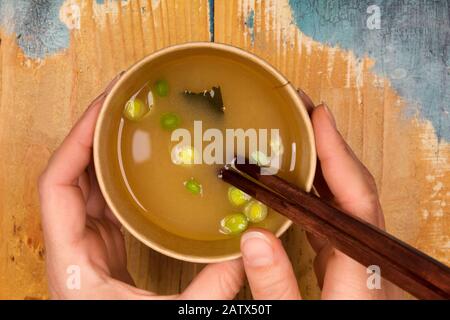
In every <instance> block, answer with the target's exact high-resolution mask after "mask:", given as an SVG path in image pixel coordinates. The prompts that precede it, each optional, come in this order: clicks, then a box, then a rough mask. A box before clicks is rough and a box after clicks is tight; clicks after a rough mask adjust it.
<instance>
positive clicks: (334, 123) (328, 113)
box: [322, 102, 336, 128]
mask: <svg viewBox="0 0 450 320" xmlns="http://www.w3.org/2000/svg"><path fill="white" fill-rule="evenodd" d="M322 106H323V107H324V108H325V111H326V113H327V116H328V119H329V120H330V122H331V123H332V124H333V127H335V128H336V120H335V119H334V116H333V114H332V113H331V110H330V108H328V106H327V105H326V103H325V102H322Z"/></svg>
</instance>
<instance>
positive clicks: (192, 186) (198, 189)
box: [184, 178, 203, 194]
mask: <svg viewBox="0 0 450 320" xmlns="http://www.w3.org/2000/svg"><path fill="white" fill-rule="evenodd" d="M184 186H185V187H186V189H187V190H188V191H189V192H190V193H193V194H202V193H203V188H202V185H201V184H200V183H199V182H198V181H197V180H195V179H194V178H190V179H189V180H188V181H185V182H184Z"/></svg>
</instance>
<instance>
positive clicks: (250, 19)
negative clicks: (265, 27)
mask: <svg viewBox="0 0 450 320" xmlns="http://www.w3.org/2000/svg"><path fill="white" fill-rule="evenodd" d="M245 25H246V26H247V28H248V30H249V32H250V39H251V40H252V44H253V43H254V42H255V28H254V27H255V10H253V9H251V10H250V13H249V14H248V16H247V19H245Z"/></svg>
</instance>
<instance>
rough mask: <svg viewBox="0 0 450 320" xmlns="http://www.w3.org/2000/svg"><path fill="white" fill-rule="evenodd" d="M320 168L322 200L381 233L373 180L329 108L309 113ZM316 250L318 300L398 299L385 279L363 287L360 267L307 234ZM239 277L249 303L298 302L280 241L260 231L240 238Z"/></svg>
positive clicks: (381, 219)
mask: <svg viewBox="0 0 450 320" xmlns="http://www.w3.org/2000/svg"><path fill="white" fill-rule="evenodd" d="M311 118H312V123H313V129H314V134H315V139H316V149H317V154H318V158H319V162H320V169H321V170H318V174H317V175H316V178H317V179H316V181H315V183H314V184H315V186H316V188H317V189H318V191H319V193H320V194H321V196H322V197H324V198H326V199H327V200H329V201H332V202H333V203H334V204H335V205H336V206H338V207H340V208H341V209H343V210H344V211H346V212H348V213H350V214H353V215H355V216H358V217H359V218H362V219H364V220H366V221H367V222H369V223H371V224H373V225H375V226H377V227H378V228H381V229H384V217H383V212H382V210H381V206H380V202H379V199H378V193H377V188H376V185H375V181H374V179H373V177H372V175H371V174H370V173H369V171H368V170H367V169H366V168H365V167H364V165H363V164H362V163H361V162H360V161H359V160H358V158H357V157H356V156H355V154H354V153H353V151H352V150H351V149H350V147H349V146H348V145H347V143H346V142H345V141H344V139H343V138H342V136H341V135H340V133H339V132H338V130H337V129H336V125H335V121H334V118H333V116H332V114H331V112H330V111H329V109H328V108H327V107H326V106H324V105H321V106H319V107H317V108H314V110H313V111H312V114H311ZM308 238H309V240H310V244H311V246H312V247H313V249H314V250H315V252H316V257H315V261H314V269H315V273H316V276H317V280H318V283H319V286H320V287H321V288H322V299H386V298H398V297H400V293H399V290H398V289H397V288H396V287H395V286H393V285H392V284H391V283H389V282H387V281H383V282H382V286H381V289H372V290H371V289H369V288H368V287H367V284H366V283H367V278H368V276H369V275H368V274H367V271H366V267H364V266H363V265H361V264H359V263H358V262H356V261H355V260H353V259H351V258H350V257H348V256H346V255H345V254H343V253H342V252H340V251H339V250H336V249H335V248H334V247H333V246H332V245H331V244H330V243H328V241H327V240H326V239H319V238H317V237H313V236H312V235H309V234H308ZM241 251H242V253H243V261H244V267H245V273H246V274H247V278H248V281H249V284H250V287H251V290H252V294H253V297H254V298H255V299H300V298H301V294H300V291H299V289H298V285H297V280H296V277H295V275H294V271H293V269H292V265H291V263H290V261H289V258H288V256H287V254H286V252H285V251H284V249H283V247H282V245H281V242H280V240H278V239H277V238H276V237H275V236H274V235H272V234H271V233H269V232H267V231H264V230H261V229H250V230H249V231H247V232H246V233H245V234H244V235H243V236H242V238H241Z"/></svg>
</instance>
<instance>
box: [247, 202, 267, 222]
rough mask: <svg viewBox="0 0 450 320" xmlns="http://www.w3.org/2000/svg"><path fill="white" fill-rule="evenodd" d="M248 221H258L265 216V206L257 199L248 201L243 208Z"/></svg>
mask: <svg viewBox="0 0 450 320" xmlns="http://www.w3.org/2000/svg"><path fill="white" fill-rule="evenodd" d="M244 214H245V216H246V217H247V219H248V221H250V222H252V223H258V222H261V221H263V220H264V219H265V218H266V217H267V206H266V205H265V204H263V203H261V202H259V201H256V200H253V201H250V202H249V203H248V204H247V205H246V206H245V208H244Z"/></svg>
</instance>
